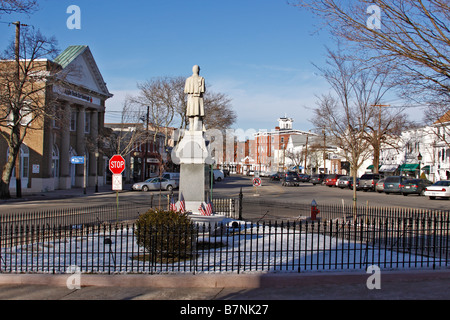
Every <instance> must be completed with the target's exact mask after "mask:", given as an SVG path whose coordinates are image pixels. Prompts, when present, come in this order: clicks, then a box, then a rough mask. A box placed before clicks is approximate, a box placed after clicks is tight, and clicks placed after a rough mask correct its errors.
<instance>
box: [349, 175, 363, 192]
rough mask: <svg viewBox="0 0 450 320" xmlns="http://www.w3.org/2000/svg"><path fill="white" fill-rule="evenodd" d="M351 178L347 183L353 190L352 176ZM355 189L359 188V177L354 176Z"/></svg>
mask: <svg viewBox="0 0 450 320" xmlns="http://www.w3.org/2000/svg"><path fill="white" fill-rule="evenodd" d="M351 178H352V179H350V181H349V183H348V187H349V188H350V189H352V190H353V177H351ZM356 190H361V189H360V188H359V178H356Z"/></svg>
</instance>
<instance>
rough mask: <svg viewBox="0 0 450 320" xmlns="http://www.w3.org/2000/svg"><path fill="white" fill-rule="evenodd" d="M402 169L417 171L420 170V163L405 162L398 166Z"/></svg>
mask: <svg viewBox="0 0 450 320" xmlns="http://www.w3.org/2000/svg"><path fill="white" fill-rule="evenodd" d="M398 169H399V170H400V171H416V170H419V164H418V163H405V164H402V165H401V166H400V168H398Z"/></svg>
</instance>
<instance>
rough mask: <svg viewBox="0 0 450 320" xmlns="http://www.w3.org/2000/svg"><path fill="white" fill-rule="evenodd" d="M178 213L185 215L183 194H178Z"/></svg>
mask: <svg viewBox="0 0 450 320" xmlns="http://www.w3.org/2000/svg"><path fill="white" fill-rule="evenodd" d="M180 212H181V213H185V212H186V204H185V203H184V197H183V194H182V193H181V192H180Z"/></svg>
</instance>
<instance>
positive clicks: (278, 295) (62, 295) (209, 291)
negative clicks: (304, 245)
mask: <svg viewBox="0 0 450 320" xmlns="http://www.w3.org/2000/svg"><path fill="white" fill-rule="evenodd" d="M70 276H71V275H67V274H64V275H31V274H28V275H27V274H25V275H17V274H2V275H0V299H1V300H129V299H131V300H265V301H267V300H273V301H274V300H449V299H450V269H443V270H414V271H381V274H380V284H381V288H380V289H369V288H368V287H367V281H368V279H369V277H370V276H371V274H366V273H365V272H364V271H355V272H316V273H299V274H290V273H289V274H288V273H286V274H283V273H255V274H220V273H219V274H198V275H192V274H176V275H173V274H167V275H85V274H82V275H80V278H79V279H80V283H79V284H80V286H81V289H72V290H70V289H68V287H67V281H68V279H69V277H70ZM69 281H70V280H69ZM70 283H71V282H69V284H70ZM72 284H73V282H72Z"/></svg>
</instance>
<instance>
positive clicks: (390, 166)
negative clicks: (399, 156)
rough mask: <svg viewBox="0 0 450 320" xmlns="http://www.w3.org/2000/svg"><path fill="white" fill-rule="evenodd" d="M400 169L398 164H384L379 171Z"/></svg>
mask: <svg viewBox="0 0 450 320" xmlns="http://www.w3.org/2000/svg"><path fill="white" fill-rule="evenodd" d="M397 169H398V164H383V165H382V166H381V167H380V169H379V170H378V171H380V172H394V171H395V170H397Z"/></svg>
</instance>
